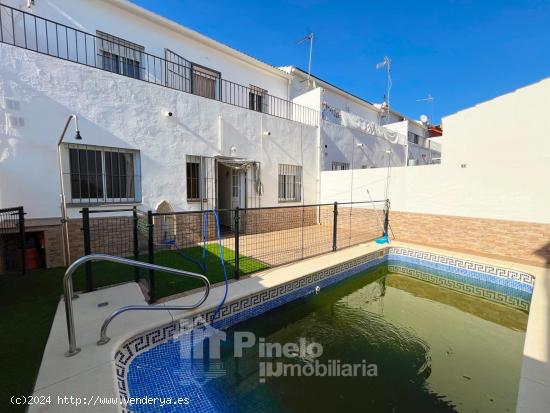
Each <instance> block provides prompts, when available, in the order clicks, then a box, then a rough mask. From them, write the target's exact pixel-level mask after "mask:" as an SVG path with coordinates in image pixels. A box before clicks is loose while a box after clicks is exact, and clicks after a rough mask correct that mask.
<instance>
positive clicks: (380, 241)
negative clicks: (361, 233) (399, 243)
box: [375, 234, 390, 244]
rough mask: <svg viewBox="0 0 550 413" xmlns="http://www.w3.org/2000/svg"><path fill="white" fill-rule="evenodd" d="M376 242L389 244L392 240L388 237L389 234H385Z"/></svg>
mask: <svg viewBox="0 0 550 413" xmlns="http://www.w3.org/2000/svg"><path fill="white" fill-rule="evenodd" d="M375 242H376V243H377V244H389V243H390V240H389V239H388V236H387V235H385V234H384V235H382V236H381V237H380V238H378V239H376V241H375Z"/></svg>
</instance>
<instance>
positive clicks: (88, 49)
mask: <svg viewBox="0 0 550 413" xmlns="http://www.w3.org/2000/svg"><path fill="white" fill-rule="evenodd" d="M0 42H2V43H7V44H11V45H13V46H17V47H22V48H25V49H28V50H32V51H35V52H38V53H42V54H46V55H48V56H54V57H57V58H59V59H63V60H68V61H71V62H74V63H79V64H82V65H85V66H91V67H95V68H97V69H102V70H106V71H109V72H113V73H117V74H120V75H123V76H126V77H131V78H133V79H138V80H141V81H144V82H148V83H154V84H156V85H160V86H164V87H168V88H170V89H175V90H179V91H182V92H186V93H192V94H195V95H198V96H202V97H205V98H209V99H214V100H219V101H221V102H224V103H228V104H230V105H234V106H239V107H241V108H245V109H250V110H254V111H258V112H263V113H266V114H268V115H273V116H277V117H280V118H284V119H289V120H294V121H297V122H300V123H304V124H306V125H312V126H317V125H318V122H319V119H318V112H317V111H316V110H314V109H310V108H308V107H305V106H302V105H298V104H296V103H293V102H290V101H288V100H285V99H281V98H278V97H276V96H272V95H270V94H268V93H267V92H266V91H265V90H262V89H261V88H256V87H247V86H243V85H240V84H237V83H234V82H231V81H228V80H225V79H222V78H221V74H220V73H219V72H216V71H214V70H212V69H209V68H204V67H202V66H200V65H198V64H195V63H193V62H190V61H189V60H187V59H185V58H183V57H181V56H179V55H178V54H176V53H174V52H172V51H170V50H168V49H166V50H165V58H162V57H158V56H155V55H152V54H149V53H146V52H145V51H144V50H145V49H144V48H143V47H141V46H139V45H137V44H135V43H131V42H128V41H126V40H124V39H120V38H118V37H115V36H112V35H109V34H106V33H100V32H98V33H97V35H93V34H90V33H86V32H84V31H82V30H79V29H75V28H73V27H69V26H66V25H64V24H61V23H57V22H54V21H52V20H49V19H45V18H43V17H39V16H35V15H33V14H30V13H27V12H24V11H21V10H18V9H15V8H13V7H10V6H7V5H4V4H0Z"/></svg>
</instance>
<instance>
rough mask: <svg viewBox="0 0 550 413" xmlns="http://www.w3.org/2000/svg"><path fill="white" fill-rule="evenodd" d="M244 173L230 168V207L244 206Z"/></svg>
mask: <svg viewBox="0 0 550 413" xmlns="http://www.w3.org/2000/svg"><path fill="white" fill-rule="evenodd" d="M244 187H245V186H244V173H243V171H241V170H238V169H231V209H235V208H237V207H239V208H244V195H245V194H244Z"/></svg>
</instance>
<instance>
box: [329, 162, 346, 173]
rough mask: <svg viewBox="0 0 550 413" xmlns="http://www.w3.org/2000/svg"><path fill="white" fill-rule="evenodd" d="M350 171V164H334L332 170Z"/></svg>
mask: <svg viewBox="0 0 550 413" xmlns="http://www.w3.org/2000/svg"><path fill="white" fill-rule="evenodd" d="M348 169H349V163H348V162H335V161H333V162H332V170H333V171H347V170H348Z"/></svg>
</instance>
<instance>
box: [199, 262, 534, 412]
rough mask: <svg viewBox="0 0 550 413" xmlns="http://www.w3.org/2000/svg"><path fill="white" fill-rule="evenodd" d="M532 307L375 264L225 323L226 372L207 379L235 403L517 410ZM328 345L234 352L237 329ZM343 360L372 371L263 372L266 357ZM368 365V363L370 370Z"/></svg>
mask: <svg viewBox="0 0 550 413" xmlns="http://www.w3.org/2000/svg"><path fill="white" fill-rule="evenodd" d="M526 325H527V313H525V312H522V311H519V310H516V309H510V308H507V307H505V306H503V305H500V304H496V303H493V302H489V301H486V300H483V299H480V298H477V297H472V296H468V295H466V294H463V293H460V292H456V291H452V290H449V289H446V288H443V287H439V286H436V285H433V284H430V283H427V282H424V281H420V280H416V279H413V278H410V277H407V276H404V275H399V274H393V273H388V269H387V267H386V266H381V267H377V268H376V269H372V270H368V271H366V272H363V273H361V274H358V275H355V276H354V277H352V278H350V279H348V280H346V281H344V282H341V283H339V284H337V285H334V286H331V287H329V288H326V289H324V290H322V291H321V292H320V293H319V294H318V295H315V296H310V297H307V298H304V299H300V300H298V301H295V302H292V303H289V304H286V305H284V306H283V307H280V308H278V309H276V310H273V311H270V312H268V313H265V314H263V315H260V316H258V317H256V318H253V319H251V320H249V321H245V322H242V323H240V324H238V325H236V326H234V327H232V328H231V329H229V330H228V331H227V335H228V340H227V341H226V342H225V343H224V344H223V346H222V351H221V354H222V362H223V364H224V368H225V370H226V373H225V375H223V376H222V377H218V378H215V379H212V380H210V381H209V382H208V383H206V384H205V385H204V386H206V387H208V391H209V393H211V394H216V399H217V403H216V404H217V405H218V406H223V410H227V411H238V412H325V411H332V412H340V411H341V412H352V411H353V412H355V411H357V412H359V411H360V412H455V411H456V412H482V413H491V412H495V413H497V412H498V413H503V412H514V411H515V407H516V398H517V392H518V384H519V373H520V367H521V359H522V348H523V342H524V338H525V328H526ZM236 331H249V332H253V333H254V334H255V335H256V336H257V337H262V338H264V340H265V341H266V342H269V343H299V342H300V339H302V340H305V342H306V343H313V342H315V343H319V344H321V345H322V347H323V354H322V355H321V356H320V357H318V358H317V359H314V358H312V355H311V354H309V353H307V352H306V353H305V354H304V353H302V354H300V353H292V354H291V355H290V357H281V358H269V357H260V354H259V346H258V345H255V346H254V347H252V348H248V349H245V351H244V354H243V357H242V358H236V357H235V356H234V342H233V339H234V333H235V332H236ZM313 360H317V362H319V363H327V362H328V360H339V361H340V362H341V363H356V364H360V363H362V362H363V360H365V361H366V362H367V363H369V364H375V365H376V370H377V371H376V373H377V375H376V376H363V375H359V376H355V377H326V376H325V377H304V376H301V377H296V376H294V377H288V376H285V377H267V378H266V379H265V383H260V377H259V376H260V370H259V369H260V367H259V365H260V362H277V361H279V362H284V363H286V364H293V365H294V364H298V365H304V364H306V363H310V362H312V361H313ZM372 372H373V371H372V369H371V370H370V373H372Z"/></svg>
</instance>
